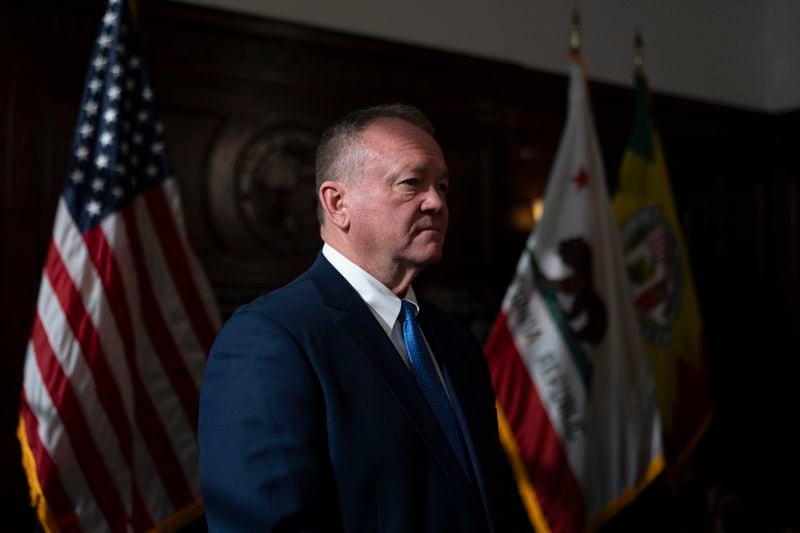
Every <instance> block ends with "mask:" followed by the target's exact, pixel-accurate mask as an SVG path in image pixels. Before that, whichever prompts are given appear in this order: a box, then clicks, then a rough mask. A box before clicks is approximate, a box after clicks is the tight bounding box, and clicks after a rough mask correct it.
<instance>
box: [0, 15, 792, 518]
mask: <svg viewBox="0 0 800 533" xmlns="http://www.w3.org/2000/svg"><path fill="white" fill-rule="evenodd" d="M101 15H102V5H101V2H98V1H94V0H73V1H71V2H59V1H56V0H45V1H42V2H38V3H36V4H32V3H26V4H23V3H21V2H20V3H14V4H5V3H3V4H0V43H2V45H3V46H2V49H0V75H1V76H2V77H0V105H1V106H2V110H3V112H2V115H0V116H2V118H3V128H2V129H1V130H0V172H2V174H0V185H2V187H0V209H2V211H1V212H0V235H2V241H1V242H0V283H2V291H3V292H2V294H3V302H4V303H5V304H6V305H4V306H3V310H2V315H0V331H2V335H3V341H4V352H6V353H5V354H6V357H5V358H4V359H3V363H2V365H3V366H2V372H0V391H2V393H1V394H2V395H3V396H2V398H0V423H1V424H2V425H0V461H1V462H2V471H3V472H6V471H9V472H13V475H11V476H5V475H3V476H0V501H2V502H3V504H4V505H10V507H8V508H7V513H5V514H7V515H8V516H9V517H12V519H16V520H20V521H23V522H24V521H26V520H29V518H30V514H29V513H27V512H26V511H25V510H24V505H22V504H21V503H20V502H22V501H23V500H24V498H25V496H26V491H25V487H24V482H23V480H22V477H21V472H20V469H19V466H18V464H19V462H18V455H17V450H16V441H15V438H14V429H15V427H16V410H17V405H18V391H19V389H20V379H21V369H22V361H23V357H24V348H25V343H26V339H27V332H28V329H29V325H30V321H31V318H32V311H33V305H34V301H35V296H36V291H37V288H38V281H39V275H40V272H41V264H42V257H43V255H44V253H45V250H46V246H47V243H48V239H49V233H50V229H51V228H50V226H51V223H52V217H53V213H54V210H55V205H56V201H57V198H58V195H59V193H60V183H61V181H62V179H63V172H64V166H65V163H66V154H67V149H68V145H69V142H70V136H71V131H72V128H73V127H74V120H75V117H76V116H77V109H78V104H79V98H80V93H81V88H82V84H83V77H84V72H85V69H86V65H87V62H88V58H89V54H90V51H91V47H92V40H93V39H94V36H95V32H96V28H97V24H98V22H99V20H100V17H101ZM140 15H141V17H140V20H141V27H142V29H143V38H144V41H145V47H146V50H147V52H148V54H147V55H148V57H147V62H148V65H149V68H150V72H151V78H152V84H153V88H154V91H155V95H156V99H157V101H158V103H159V107H160V109H161V114H162V119H163V122H164V125H165V135H166V138H167V142H168V146H169V148H170V151H171V154H172V158H173V161H174V166H175V169H176V177H177V179H178V185H179V187H180V189H181V193H182V200H183V208H184V213H185V218H186V224H187V231H188V234H189V236H190V239H191V241H192V242H193V243H194V245H195V247H196V249H197V251H198V254H199V256H200V259H201V261H202V263H203V265H204V267H205V268H206V270H207V271H208V273H209V275H210V277H211V279H212V283H213V285H214V290H215V292H216V295H217V298H218V300H219V301H220V304H221V305H222V307H223V310H224V311H225V312H226V313H228V312H230V311H231V310H232V309H233V308H234V307H235V306H237V305H239V304H240V303H242V302H243V301H246V300H248V299H250V298H252V297H253V296H254V295H256V294H258V293H260V292H263V291H266V290H270V289H272V288H274V287H277V286H279V285H281V284H283V283H285V282H286V281H288V280H289V279H291V278H292V277H293V276H295V275H296V274H297V273H299V272H300V271H302V270H303V269H304V268H305V266H306V265H307V264H309V263H310V262H311V260H312V259H313V256H314V255H315V253H316V247H317V244H316V241H314V235H313V230H314V228H313V225H311V226H310V227H309V225H308V224H307V221H308V220H311V219H310V218H309V217H312V216H313V207H310V204H309V203H308V202H307V200H308V194H307V189H308V186H309V180H310V179H312V178H310V177H309V174H308V164H309V157H310V155H309V146H311V145H313V143H314V142H315V139H316V138H317V137H318V135H319V134H320V133H321V131H322V130H323V129H324V127H325V126H326V125H327V124H329V123H330V122H331V121H332V120H334V119H335V118H337V117H338V116H340V115H342V114H344V113H345V112H347V111H349V110H351V109H353V108H355V107H360V106H365V105H370V104H375V103H379V102H387V101H405V102H409V103H412V104H415V105H418V106H419V107H420V108H422V109H423V110H424V111H426V112H427V113H428V114H429V115H430V117H431V118H432V120H433V122H434V124H435V125H436V126H437V129H438V137H439V139H440V141H441V144H442V146H443V148H444V150H445V154H446V157H447V159H448V164H449V166H450V170H451V173H452V175H453V176H454V177H453V187H452V193H451V197H450V204H451V211H452V224H451V231H450V234H449V235H448V243H447V246H446V256H445V259H444V260H443V262H442V263H441V264H440V265H438V266H436V267H435V268H432V269H430V271H428V272H425V273H424V274H423V276H422V277H421V279H420V291H421V292H423V293H425V294H426V295H428V296H429V297H430V298H431V299H433V300H436V301H438V302H440V303H441V304H442V305H443V306H445V307H447V308H448V309H450V310H451V311H452V312H454V313H456V314H458V315H459V316H461V317H462V318H463V319H464V320H466V321H467V322H468V323H469V324H470V325H471V326H472V327H473V329H474V330H475V332H476V333H477V334H478V335H479V336H482V337H485V336H486V334H487V333H488V329H489V327H490V325H491V323H492V321H493V319H494V315H495V313H496V312H497V308H498V306H499V302H500V299H501V298H502V295H503V293H504V291H505V289H506V285H507V283H508V281H509V279H510V276H511V273H512V271H513V269H514V266H515V264H516V261H517V259H518V257H519V253H520V250H521V249H522V246H523V243H524V241H525V238H526V237H527V231H528V230H527V228H528V225H529V224H530V215H529V214H528V211H529V206H530V203H531V201H532V200H533V199H535V198H538V197H541V196H542V195H543V193H544V187H545V180H546V178H547V174H548V172H549V167H550V164H551V162H552V158H553V155H554V152H555V149H556V146H557V143H558V139H559V136H560V134H561V129H562V127H563V121H564V111H565V107H566V99H565V96H566V95H565V91H566V87H567V85H566V79H565V78H564V77H563V76H556V75H551V74H544V73H540V72H534V71H530V70H526V69H523V68H521V67H518V66H515V65H510V64H504V63H500V62H492V61H487V60H481V59H475V58H470V57H464V56H460V55H456V54H450V53H444V52H439V51H434V50H428V49H424V48H419V47H412V46H404V45H400V44H397V43H388V42H384V41H380V40H375V39H367V38H362V37H354V36H350V35H346V34H342V33H337V32H330V31H322V30H318V29H314V28H309V27H304V26H301V25H295V24H288V23H282V22H278V21H271V20H265V19H259V18H256V17H248V16H243V15H235V14H230V13H223V12H219V11H214V10H208V9H201V8H196V7H192V6H187V5H183V4H175V3H169V2H161V1H153V2H146V3H143V5H142V6H141V9H140ZM42 35H46V36H47V37H46V38H43V37H42ZM591 90H592V99H593V103H594V106H595V113H596V119H597V126H598V130H599V132H600V136H601V141H602V144H603V148H604V154H605V162H606V168H607V176H608V177H609V181H610V182H611V183H610V186H611V187H613V184H614V183H615V181H616V173H617V168H618V165H619V162H620V160H621V156H622V152H623V149H624V147H625V144H626V142H627V138H628V133H629V128H630V125H631V121H632V115H633V113H632V111H633V109H632V108H633V102H632V98H633V95H632V91H631V90H630V89H627V88H619V87H614V86H610V85H607V84H600V83H592V84H591ZM653 103H654V112H655V115H656V122H657V125H658V126H659V129H660V131H661V133H662V138H663V143H664V147H665V151H666V155H667V159H668V163H669V167H670V173H671V176H672V183H673V188H674V192H675V198H676V202H677V206H678V210H679V213H680V218H681V220H682V222H683V225H684V228H685V233H686V239H687V243H688V246H689V250H690V255H691V259H692V266H693V269H694V274H695V281H696V285H697V289H698V292H699V298H700V304H701V307H702V310H703V314H704V317H705V324H706V330H707V336H708V341H709V345H710V347H711V351H712V361H711V363H712V370H713V378H714V388H715V391H714V392H715V398H716V401H717V405H718V412H719V416H718V417H717V422H716V424H715V426H714V428H713V430H712V432H711V433H710V434H709V436H708V438H707V439H706V440H705V442H704V444H703V445H702V446H701V448H700V449H699V451H698V459H697V460H696V461H695V463H694V464H693V470H692V472H694V475H693V476H690V480H689V481H688V482H685V483H683V484H682V485H680V489H679V490H678V492H677V493H676V494H674V495H670V492H669V491H668V490H665V488H664V487H661V486H655V487H654V488H653V490H651V491H649V492H648V493H647V495H646V497H645V498H643V500H642V503H641V504H640V505H638V506H635V507H634V508H632V509H631V510H630V511H628V512H627V513H626V514H625V515H624V516H622V517H620V519H619V520H617V521H616V522H614V523H612V524H610V525H609V526H608V527H607V528H606V530H608V531H641V530H643V529H642V528H643V527H644V528H645V529H647V528H648V527H649V528H651V529H648V530H654V529H652V527H655V526H653V523H654V518H653V517H654V516H655V517H657V519H658V520H659V524H660V525H659V526H658V527H660V528H661V529H655V530H658V531H705V530H708V527H705V526H709V523H710V520H711V515H710V513H711V511H712V510H716V512H718V513H720V514H721V515H725V513H728V514H731V515H733V514H735V513H737V512H739V513H740V514H741V513H744V516H745V518H744V519H743V520H745V522H743V523H747V524H754V526H753V527H754V528H755V529H759V527H760V526H764V525H770V526H772V525H776V524H778V525H784V526H785V525H790V524H796V522H793V520H796V518H797V517H796V516H794V515H793V511H792V509H793V507H792V506H791V505H790V502H792V501H795V500H796V498H797V497H798V496H800V495H798V489H797V488H796V487H797V486H798V480H800V475H798V472H800V467H799V465H798V459H797V458H795V455H796V454H795V453H794V451H793V450H795V449H797V447H798V446H797V445H798V444H799V443H798V442H797V441H796V440H793V437H792V436H791V435H790V433H789V430H790V429H791V428H792V426H793V425H795V424H796V423H797V422H798V421H800V412H799V410H800V403H799V402H798V401H797V392H796V391H797V389H798V387H797V385H796V376H797V375H798V372H797V371H798V370H800V368H798V367H800V363H798V358H797V357H796V355H795V354H796V352H797V351H798V350H797V346H798V345H800V344H798V342H800V339H798V330H800V328H798V326H797V324H798V323H800V304H798V302H800V242H799V241H800V220H798V219H799V218H800V212H799V211H798V209H799V206H800V179H799V178H798V171H797V165H796V164H795V162H794V161H793V160H792V159H791V157H792V155H793V154H794V153H795V152H796V147H797V141H796V139H797V134H796V132H797V131H800V113H787V114H783V115H780V116H772V115H768V114H763V113H756V112H751V111H743V110H737V109H732V108H728V107H724V106H718V105H712V104H708V103H701V102H695V101H690V100H686V99H681V98H675V97H666V96H663V95H658V94H656V95H655V97H654V102H653ZM284 204H285V205H284ZM265 206H267V207H269V208H268V209H267V208H265ZM287 206H291V209H287V208H286V207H287ZM526 217H527V218H526ZM23 221H24V224H23V223H22V222H23ZM776 450H777V451H780V452H781V453H776ZM709 487H714V488H713V490H712V491H711V492H710V491H709V490H710V489H709ZM747 487H771V489H770V491H761V492H760V493H759V492H758V491H754V490H750V489H748V488H747ZM714 491H716V492H714ZM720 494H721V495H722V496H720ZM714 498H717V499H716V500H715V499H714ZM726 498H727V499H726ZM709 499H711V500H714V501H715V502H717V503H715V504H714V505H713V506H711V507H713V509H710V508H709V506H708V505H707V504H706V502H707V501H708V500H709ZM719 501H734V502H737V503H736V504H735V505H734V507H733V510H732V511H726V510H725V509H724V507H725V505H722V504H719V505H718V502H719ZM742 509H744V511H742ZM751 511H752V512H751ZM726 516H727V515H726ZM721 519H725V518H721ZM746 520H750V522H746ZM645 525H646V526H645ZM704 527H705V529H704ZM709 527H710V526H709ZM751 529H752V528H751Z"/></svg>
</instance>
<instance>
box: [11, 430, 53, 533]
mask: <svg viewBox="0 0 800 533" xmlns="http://www.w3.org/2000/svg"><path fill="white" fill-rule="evenodd" d="M17 439H18V440H19V445H20V449H21V451H22V467H23V468H24V469H25V474H26V476H27V478H28V489H29V490H30V493H31V506H32V507H34V508H35V509H36V516H37V518H38V519H39V523H40V524H41V525H42V527H43V528H44V530H45V531H46V533H58V531H59V529H58V525H57V522H56V517H55V516H54V515H53V511H52V510H51V509H50V506H49V505H47V500H46V499H45V497H44V492H43V491H42V487H41V485H39V477H38V475H37V473H36V460H35V459H34V458H33V452H32V451H31V448H30V444H28V435H27V433H26V429H25V422H24V421H23V420H22V417H19V424H18V425H17Z"/></svg>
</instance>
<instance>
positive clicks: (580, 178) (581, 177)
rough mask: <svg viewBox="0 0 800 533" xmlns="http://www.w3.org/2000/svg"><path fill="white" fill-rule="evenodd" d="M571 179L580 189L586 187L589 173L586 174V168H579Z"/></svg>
mask: <svg viewBox="0 0 800 533" xmlns="http://www.w3.org/2000/svg"><path fill="white" fill-rule="evenodd" d="M572 181H574V182H575V187H576V188H577V189H578V190H580V189H583V188H584V187H586V184H587V183H589V175H588V174H586V169H583V168H582V169H580V170H579V171H578V174H577V175H576V176H575V177H574V178H572Z"/></svg>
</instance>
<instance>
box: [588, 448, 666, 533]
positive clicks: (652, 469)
mask: <svg viewBox="0 0 800 533" xmlns="http://www.w3.org/2000/svg"><path fill="white" fill-rule="evenodd" d="M665 468H666V461H665V460H664V453H663V452H662V453H660V454H658V455H657V456H656V457H655V458H654V459H653V460H652V461H651V462H650V465H649V466H648V467H647V471H646V472H645V474H644V477H643V478H642V479H641V481H639V482H638V483H637V484H636V485H634V486H632V487H630V488H629V489H628V490H626V491H625V492H623V493H622V494H621V495H620V496H619V497H617V498H616V499H614V500H612V501H611V503H609V504H608V505H606V507H605V508H604V509H603V510H602V511H600V512H599V513H598V514H597V515H595V517H594V518H592V520H591V522H590V523H589V527H588V528H587V531H597V529H599V528H600V526H602V525H603V524H605V523H606V522H608V521H609V520H610V519H611V518H612V517H613V516H615V515H616V514H618V513H619V512H620V511H622V509H624V508H625V507H626V506H627V505H628V504H629V503H631V502H632V501H633V500H635V499H636V497H637V496H639V494H641V493H642V492H643V491H644V489H646V488H647V487H649V486H650V484H651V483H652V482H653V481H654V480H655V479H656V478H657V477H658V475H659V474H661V472H663V471H664V469H665Z"/></svg>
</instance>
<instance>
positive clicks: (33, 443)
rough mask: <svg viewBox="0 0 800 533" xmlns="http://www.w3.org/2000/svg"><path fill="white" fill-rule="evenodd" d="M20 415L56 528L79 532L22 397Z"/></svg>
mask: <svg viewBox="0 0 800 533" xmlns="http://www.w3.org/2000/svg"><path fill="white" fill-rule="evenodd" d="M20 415H21V416H22V420H23V421H24V423H25V435H26V437H27V439H28V447H29V448H30V450H31V454H33V459H34V461H35V462H36V477H37V478H38V480H39V486H40V487H41V488H42V493H43V494H44V497H45V500H46V501H47V506H48V507H49V508H50V510H51V511H52V512H53V515H54V517H55V519H56V522H57V523H58V527H59V528H60V529H61V531H76V532H79V531H81V527H80V525H79V524H78V516H77V515H76V514H75V507H74V506H73V505H72V501H71V500H70V498H69V496H68V495H67V491H66V490H64V485H63V484H62V483H61V476H60V475H59V474H58V469H57V468H56V465H55V464H54V463H53V460H52V458H51V457H50V454H49V453H47V450H46V449H45V447H44V444H43V443H42V441H41V440H40V439H39V421H38V420H36V416H35V415H34V414H33V411H31V408H30V405H28V402H27V400H26V399H25V398H24V397H23V398H22V400H21V401H20Z"/></svg>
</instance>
